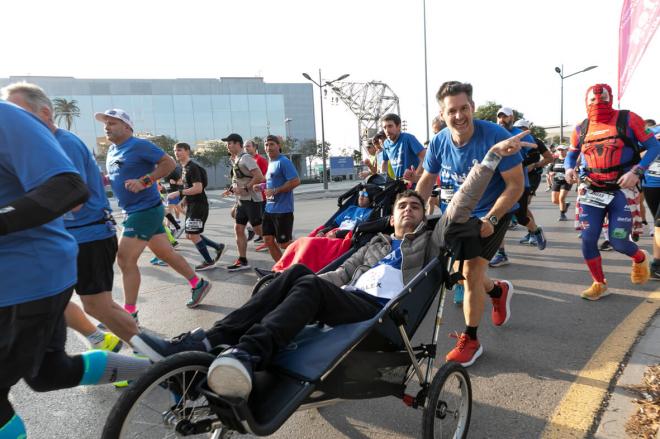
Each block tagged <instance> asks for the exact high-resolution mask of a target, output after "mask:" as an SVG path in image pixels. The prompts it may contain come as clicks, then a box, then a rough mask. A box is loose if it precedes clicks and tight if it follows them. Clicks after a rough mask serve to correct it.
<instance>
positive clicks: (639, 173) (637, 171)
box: [632, 166, 645, 178]
mask: <svg viewBox="0 0 660 439" xmlns="http://www.w3.org/2000/svg"><path fill="white" fill-rule="evenodd" d="M632 172H633V174H635V175H636V176H638V177H639V178H642V177H643V176H644V172H645V169H644V168H642V167H640V166H637V167H635V169H633V170H632Z"/></svg>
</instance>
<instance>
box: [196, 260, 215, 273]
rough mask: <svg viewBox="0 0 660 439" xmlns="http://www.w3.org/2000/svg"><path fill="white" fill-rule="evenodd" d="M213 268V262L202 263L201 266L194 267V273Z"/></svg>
mask: <svg viewBox="0 0 660 439" xmlns="http://www.w3.org/2000/svg"><path fill="white" fill-rule="evenodd" d="M214 267H215V261H211V262H206V261H202V263H201V264H199V265H195V271H206V270H210V269H211V268H214Z"/></svg>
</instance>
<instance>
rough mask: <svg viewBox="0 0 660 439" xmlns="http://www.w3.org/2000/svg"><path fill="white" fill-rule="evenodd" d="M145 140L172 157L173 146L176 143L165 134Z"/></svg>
mask: <svg viewBox="0 0 660 439" xmlns="http://www.w3.org/2000/svg"><path fill="white" fill-rule="evenodd" d="M145 139H147V140H148V141H150V142H151V143H153V144H154V145H156V146H157V147H159V148H160V149H162V150H163V151H165V152H166V153H167V154H169V155H171V156H174V145H175V144H176V143H177V140H176V139H175V138H173V137H170V136H168V135H166V134H161V135H159V136H145Z"/></svg>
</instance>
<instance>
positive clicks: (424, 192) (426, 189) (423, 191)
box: [415, 169, 438, 202]
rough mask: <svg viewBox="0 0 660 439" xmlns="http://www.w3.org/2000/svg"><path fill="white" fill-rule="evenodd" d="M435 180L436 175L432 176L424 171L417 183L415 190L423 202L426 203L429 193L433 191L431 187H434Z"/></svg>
mask: <svg viewBox="0 0 660 439" xmlns="http://www.w3.org/2000/svg"><path fill="white" fill-rule="evenodd" d="M437 178H438V174H432V173H430V172H429V171H427V170H426V169H424V172H423V173H422V176H421V177H420V179H419V181H418V182H417V186H416V187H415V190H416V191H417V193H418V194H419V195H420V196H421V197H422V199H423V200H424V201H425V202H426V201H428V199H429V197H430V196H431V191H432V190H433V186H435V182H436V180H437Z"/></svg>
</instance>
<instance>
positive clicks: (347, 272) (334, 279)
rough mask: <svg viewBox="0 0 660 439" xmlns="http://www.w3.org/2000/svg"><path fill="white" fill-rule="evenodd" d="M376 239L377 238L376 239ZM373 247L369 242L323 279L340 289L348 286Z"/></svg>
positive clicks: (321, 276) (324, 274) (322, 275)
mask: <svg viewBox="0 0 660 439" xmlns="http://www.w3.org/2000/svg"><path fill="white" fill-rule="evenodd" d="M374 239H375V238H374ZM370 245H371V242H369V243H368V244H366V245H363V246H362V247H361V248H360V249H359V250H358V251H356V252H355V253H354V254H353V256H351V257H349V258H348V259H347V260H346V261H345V262H344V263H343V264H341V265H340V266H339V267H338V268H337V269H335V270H333V271H329V272H327V273H323V274H320V275H319V277H320V278H321V279H325V280H327V281H328V282H331V283H333V284H335V285H337V286H338V287H343V286H344V285H348V284H349V282H350V281H351V279H352V278H353V275H354V274H355V271H356V270H357V268H358V267H359V266H360V265H363V263H364V256H365V255H366V254H367V249H368V248H369V246H370Z"/></svg>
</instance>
